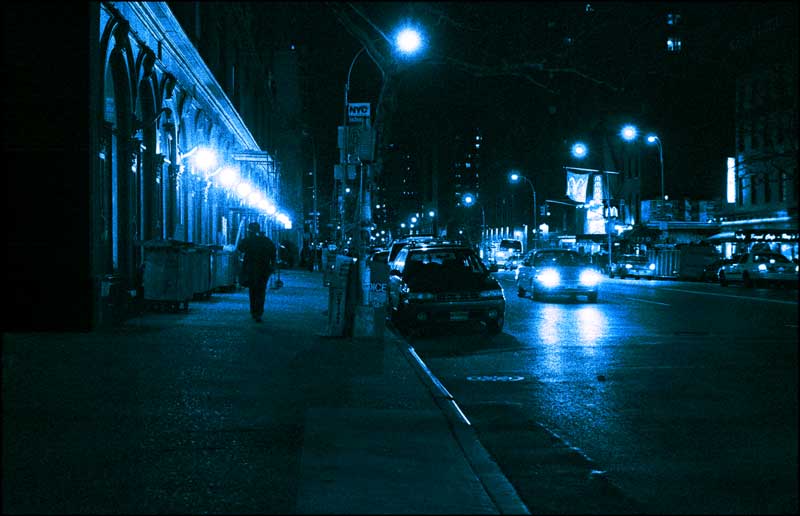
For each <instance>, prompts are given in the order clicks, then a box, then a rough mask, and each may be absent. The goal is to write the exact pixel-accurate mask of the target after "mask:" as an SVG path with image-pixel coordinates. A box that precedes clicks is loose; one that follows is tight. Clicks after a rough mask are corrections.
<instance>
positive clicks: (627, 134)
mask: <svg viewBox="0 0 800 516" xmlns="http://www.w3.org/2000/svg"><path fill="white" fill-rule="evenodd" d="M619 134H620V136H622V139H623V140H626V141H629V142H630V141H633V140H635V139H636V136H638V135H639V130H638V129H636V126H635V125H630V124H628V125H626V126H625V127H623V128H622V130H621V131H620V133H619Z"/></svg>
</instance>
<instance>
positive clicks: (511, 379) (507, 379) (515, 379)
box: [467, 375, 525, 382]
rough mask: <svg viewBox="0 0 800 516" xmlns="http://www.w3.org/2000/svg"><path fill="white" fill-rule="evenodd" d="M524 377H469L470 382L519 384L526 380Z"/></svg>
mask: <svg viewBox="0 0 800 516" xmlns="http://www.w3.org/2000/svg"><path fill="white" fill-rule="evenodd" d="M524 379H525V377H524V376H505V375H490V376H467V381H469V382H519V381H520V380H524Z"/></svg>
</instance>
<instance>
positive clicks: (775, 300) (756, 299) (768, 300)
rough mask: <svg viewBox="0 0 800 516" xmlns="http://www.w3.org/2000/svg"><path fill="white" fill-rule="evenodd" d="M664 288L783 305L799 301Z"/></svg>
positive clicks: (665, 288) (794, 303)
mask: <svg viewBox="0 0 800 516" xmlns="http://www.w3.org/2000/svg"><path fill="white" fill-rule="evenodd" d="M663 290H672V291H673V292H687V293H689V294H699V295H703V296H718V297H732V298H734V299H748V300H750V301H764V302H765V303H778V304H781V305H796V304H797V301H782V300H780V299H764V298H761V297H750V296H737V295H734V294H718V293H716V292H698V291H696V290H686V289H682V288H669V287H664V288H663Z"/></svg>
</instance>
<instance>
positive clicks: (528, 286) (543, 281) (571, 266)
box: [516, 249, 603, 303]
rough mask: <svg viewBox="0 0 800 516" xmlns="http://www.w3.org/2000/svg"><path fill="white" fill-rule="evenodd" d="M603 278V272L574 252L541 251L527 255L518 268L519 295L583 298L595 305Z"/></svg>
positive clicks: (560, 250) (536, 297) (562, 250)
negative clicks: (579, 296)
mask: <svg viewBox="0 0 800 516" xmlns="http://www.w3.org/2000/svg"><path fill="white" fill-rule="evenodd" d="M602 279H603V276H602V274H601V273H600V269H599V268H598V267H597V266H595V265H592V264H591V263H590V262H589V261H588V260H586V259H585V258H584V257H582V256H581V255H580V254H578V253H577V252H575V251H570V250H567V249H540V250H538V251H530V252H529V253H528V254H526V255H525V257H524V258H523V260H522V263H520V266H519V268H517V272H516V285H517V295H519V297H525V296H526V294H527V293H528V292H530V293H531V297H533V299H537V300H538V299H541V298H542V297H543V296H552V295H569V296H578V295H582V296H586V298H587V300H588V301H589V302H591V303H596V302H597V296H598V293H599V292H600V282H601V281H602Z"/></svg>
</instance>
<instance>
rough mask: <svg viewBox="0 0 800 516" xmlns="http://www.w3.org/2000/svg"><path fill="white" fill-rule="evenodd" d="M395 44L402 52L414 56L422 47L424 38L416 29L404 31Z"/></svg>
mask: <svg viewBox="0 0 800 516" xmlns="http://www.w3.org/2000/svg"><path fill="white" fill-rule="evenodd" d="M395 43H396V44H397V48H398V49H399V50H400V52H402V53H404V54H413V53H415V52H416V51H417V50H419V48H420V47H421V46H422V38H420V35H419V32H417V31H415V30H414V29H403V30H401V31H400V32H398V33H397V37H396V38H395Z"/></svg>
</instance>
